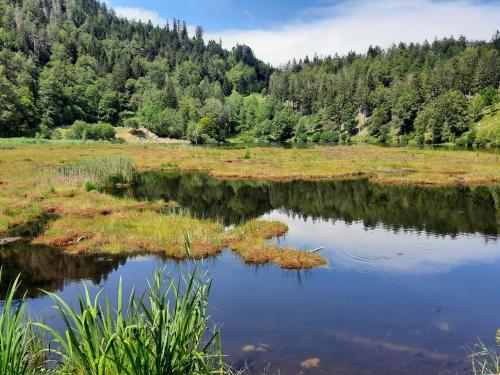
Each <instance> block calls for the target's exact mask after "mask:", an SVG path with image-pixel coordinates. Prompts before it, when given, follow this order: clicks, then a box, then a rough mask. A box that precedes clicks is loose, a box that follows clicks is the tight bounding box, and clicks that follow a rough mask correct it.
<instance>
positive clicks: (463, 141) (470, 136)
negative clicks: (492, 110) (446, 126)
mask: <svg viewBox="0 0 500 375" xmlns="http://www.w3.org/2000/svg"><path fill="white" fill-rule="evenodd" d="M475 143H476V130H475V129H470V130H468V131H466V132H465V133H464V134H462V135H461V136H460V138H458V139H457V140H456V142H455V144H456V145H457V146H472V145H474V144H475Z"/></svg>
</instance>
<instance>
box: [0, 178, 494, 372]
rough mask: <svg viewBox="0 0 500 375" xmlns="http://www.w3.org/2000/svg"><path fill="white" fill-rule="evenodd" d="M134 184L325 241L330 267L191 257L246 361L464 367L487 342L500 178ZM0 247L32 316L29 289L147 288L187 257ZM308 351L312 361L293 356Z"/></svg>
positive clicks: (295, 366)
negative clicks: (425, 182)
mask: <svg viewBox="0 0 500 375" xmlns="http://www.w3.org/2000/svg"><path fill="white" fill-rule="evenodd" d="M130 194H131V195H133V196H134V197H135V198H136V199H165V200H175V201H177V202H179V203H180V204H181V207H183V208H184V209H187V210H189V211H190V212H191V213H192V214H193V215H195V216H199V217H210V218H217V219H218V220H220V221H222V222H223V223H224V224H225V225H227V226H232V225H237V224H239V223H241V222H243V221H245V220H248V219H251V218H255V217H262V218H264V219H277V220H281V221H283V222H285V223H287V224H288V226H289V232H288V234H287V235H286V236H284V237H282V238H279V239H276V240H275V241H277V243H279V244H280V245H283V246H285V245H292V246H294V247H298V248H303V249H313V248H317V247H323V248H324V249H323V250H322V251H321V254H322V255H323V256H324V257H326V258H327V259H328V261H329V264H328V266H326V267H323V268H320V269H315V270H310V271H286V270H282V269H279V268H278V267H276V266H274V265H264V266H258V267H257V266H251V265H245V264H243V263H242V261H241V260H240V259H239V258H238V256H237V255H234V254H233V253H231V252H230V251H225V252H223V253H222V254H221V255H219V256H217V257H215V258H210V259H206V260H204V261H203V262H201V263H200V264H202V266H203V267H204V268H206V269H207V270H209V273H210V274H211V275H212V276H213V279H214V285H213V293H212V296H211V297H212V298H211V304H212V312H211V315H212V318H213V321H214V323H216V324H218V325H219V326H220V327H221V330H222V337H223V346H224V351H225V352H226V353H227V354H228V359H229V360H230V361H231V362H233V363H234V364H235V365H238V366H242V365H244V364H247V365H250V366H251V368H252V369H253V370H254V371H255V373H260V370H262V369H263V368H264V367H265V366H266V365H267V364H268V363H270V364H271V365H270V369H271V370H272V371H276V370H278V369H280V370H281V374H297V373H299V372H300V371H303V372H304V373H305V374H309V373H310V374H380V375H386V374H401V375H405V374H456V373H462V372H463V371H464V370H465V368H466V362H465V361H464V358H465V356H466V354H467V351H466V349H465V347H466V346H468V345H472V344H474V343H475V342H476V340H477V338H478V337H480V338H482V339H484V340H485V341H487V342H491V343H493V339H494V335H495V332H496V329H497V328H499V327H500V292H499V291H498V284H499V280H500V246H499V243H498V224H497V216H496V209H495V199H497V201H498V199H499V195H500V193H499V190H498V188H496V189H495V188H471V189H469V188H465V187H459V188H440V189H430V188H426V189H423V188H416V187H409V186H406V187H397V186H380V185H376V184H371V183H370V182H368V181H366V180H352V181H337V182H331V181H329V182H328V181H320V182H312V181H294V182H279V183H272V182H249V181H239V180H230V181H222V180H216V179H213V178H210V177H208V176H205V175H200V174H184V175H179V174H157V173H145V174H142V175H140V176H138V177H137V178H136V180H135V182H134V184H133V188H132V191H131V192H130ZM497 204H498V203H497ZM0 254H1V256H0V260H1V262H2V264H3V265H4V269H5V270H6V271H7V272H8V275H15V274H16V273H17V272H19V271H21V272H23V277H24V280H25V283H24V286H25V287H27V288H28V289H29V295H30V297H31V299H30V302H29V307H30V309H31V311H32V312H34V313H36V314H37V315H38V316H39V317H50V316H51V315H52V310H51V309H50V307H51V306H52V302H51V301H50V300H48V299H47V298H46V297H44V296H43V295H42V294H41V293H40V292H38V291H37V288H44V289H47V290H51V291H57V293H58V294H59V295H61V296H63V297H65V298H67V299H70V300H73V301H74V300H75V298H76V291H77V290H78V288H80V283H79V282H80V280H87V281H88V282H89V284H90V285H92V288H93V289H94V290H97V288H99V287H105V288H107V289H108V290H110V291H114V290H116V287H117V284H118V282H119V278H120V277H122V278H123V280H124V284H125V289H126V290H127V289H130V288H131V286H132V285H135V286H136V287H138V289H139V290H142V289H143V288H145V286H146V278H147V276H149V275H151V273H152V272H153V270H154V269H155V267H156V266H157V265H158V264H161V265H164V266H166V267H167V269H168V270H169V271H170V272H171V273H172V274H176V273H177V272H178V271H179V269H183V268H186V267H188V265H187V264H186V263H176V262H173V261H169V260H162V259H159V258H155V257H133V258H126V257H110V256H80V257H75V256H69V255H63V254H60V253H57V252H55V251H54V250H53V249H48V248H40V247H38V248H37V247H30V246H24V247H23V248H19V249H4V250H2V251H1V252H0ZM49 319H50V318H49ZM52 324H53V325H55V326H57V324H58V323H57V322H55V321H53V322H52ZM244 349H245V350H244ZM313 357H317V358H319V359H320V366H319V367H317V368H313V369H303V368H301V367H300V363H301V362H302V361H304V360H306V359H308V358H313Z"/></svg>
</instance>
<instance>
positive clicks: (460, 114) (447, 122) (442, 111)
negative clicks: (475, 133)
mask: <svg viewBox="0 0 500 375" xmlns="http://www.w3.org/2000/svg"><path fill="white" fill-rule="evenodd" d="M470 124H471V121H470V117H469V113H468V102H467V98H466V97H465V95H463V94H462V93H460V92H458V91H450V92H447V93H444V94H442V95H441V96H439V97H437V98H436V99H435V100H433V101H432V102H430V103H429V104H427V105H426V106H425V107H424V109H423V110H422V112H420V113H419V114H418V116H417V118H416V120H415V128H416V131H417V133H418V134H419V138H420V139H423V140H424V141H425V142H429V143H442V142H455V140H456V139H457V138H458V137H460V136H461V135H462V134H463V133H464V132H465V131H467V129H468V128H469V126H470Z"/></svg>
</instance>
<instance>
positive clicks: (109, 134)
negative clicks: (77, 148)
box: [84, 122, 116, 141]
mask: <svg viewBox="0 0 500 375" xmlns="http://www.w3.org/2000/svg"><path fill="white" fill-rule="evenodd" d="M115 136H116V130H115V128H114V127H113V125H111V124H108V123H105V122H98V123H97V124H95V125H90V126H89V127H88V128H87V130H86V133H84V138H85V139H91V140H94V141H98V140H104V141H111V140H113V139H115Z"/></svg>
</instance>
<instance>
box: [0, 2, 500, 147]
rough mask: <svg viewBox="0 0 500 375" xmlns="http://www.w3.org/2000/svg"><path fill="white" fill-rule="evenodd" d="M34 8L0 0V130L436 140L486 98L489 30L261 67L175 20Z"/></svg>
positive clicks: (455, 129) (70, 5)
mask: <svg viewBox="0 0 500 375" xmlns="http://www.w3.org/2000/svg"><path fill="white" fill-rule="evenodd" d="M35 8H36V11H35V10H34V8H33V6H32V4H31V3H30V2H26V1H21V2H12V1H7V2H3V3H2V5H1V10H2V12H3V13H2V14H4V16H3V17H0V137H19V136H34V135H35V134H36V133H38V136H39V138H57V137H58V136H59V135H58V134H57V133H55V132H53V129H54V128H55V127H58V126H62V125H67V124H72V123H75V121H85V122H87V123H96V122H98V121H103V122H106V123H110V124H112V125H125V126H130V127H133V128H136V127H138V126H144V127H146V128H148V129H149V130H151V131H153V132H154V133H156V134H157V135H159V136H162V137H173V138H189V139H190V140H191V141H193V140H194V141H195V143H199V142H201V141H202V138H201V137H200V136H199V134H201V133H200V131H201V130H202V129H196V127H195V126H194V125H192V124H191V125H189V126H188V124H190V123H196V124H198V123H199V120H200V119H201V118H203V117H210V118H212V119H213V120H214V123H215V124H213V126H211V127H210V129H209V130H207V131H206V134H205V136H206V137H210V138H212V139H214V140H215V141H217V142H219V143H221V142H225V140H226V139H227V138H228V137H234V136H236V135H238V134H241V133H247V134H253V135H254V136H255V138H256V139H257V140H259V141H266V142H267V141H271V142H272V141H279V142H283V141H288V140H290V139H295V140H304V139H306V137H310V136H311V135H313V134H314V133H315V132H320V133H321V134H323V133H326V135H325V137H327V138H328V136H329V135H330V134H331V133H327V132H329V131H333V132H334V133H335V134H338V135H339V138H341V137H344V139H348V138H349V139H350V138H351V137H352V136H355V135H356V134H358V132H361V133H362V134H365V133H366V132H368V133H369V138H370V139H374V138H376V139H377V140H378V141H380V142H388V143H389V142H402V143H405V142H409V141H413V142H430V143H441V142H454V141H455V140H456V139H458V138H460V136H461V135H462V134H463V133H464V132H466V131H468V130H469V127H470V125H471V121H468V120H467V119H466V118H465V117H466V116H465V114H464V112H466V111H468V112H469V113H470V118H471V119H472V120H474V121H478V120H480V118H481V115H482V111H483V110H484V108H487V107H488V106H491V105H494V104H495V103H497V102H498V100H499V94H498V89H497V88H498V87H499V83H500V74H499V72H500V52H499V49H498V46H497V44H498V42H497V39H495V38H493V40H492V41H490V42H486V41H477V42H475V41H468V40H465V38H459V39H454V38H444V39H441V40H435V41H434V42H433V43H432V44H429V43H427V42H424V43H422V44H419V43H410V44H405V43H399V44H398V45H394V46H393V47H391V48H389V49H387V50H383V49H381V48H380V47H370V48H369V50H368V51H367V53H366V54H354V53H350V54H348V55H346V56H342V57H340V56H327V57H324V58H317V57H316V58H315V59H314V60H312V61H310V60H309V58H307V59H304V60H299V61H298V62H297V61H296V60H295V59H293V60H292V61H291V62H289V63H288V64H287V65H285V66H283V67H281V68H279V69H273V68H271V67H270V66H269V65H266V64H264V63H263V62H262V61H260V60H258V59H257V58H256V57H255V55H254V53H253V51H252V50H251V48H250V47H248V46H245V45H236V46H235V47H234V48H233V49H232V50H230V51H228V50H225V49H223V48H222V46H221V45H220V44H219V43H217V42H215V41H210V42H208V43H205V42H204V41H203V39H202V38H201V37H199V36H200V35H202V33H199V32H197V33H196V35H197V36H196V35H195V36H194V37H192V36H191V35H189V34H188V32H187V29H186V28H184V27H183V25H182V24H181V23H180V22H179V21H177V20H176V21H175V22H174V24H173V25H171V27H169V28H164V27H159V26H153V25H150V24H145V23H138V22H135V21H127V20H124V19H120V18H119V17H117V16H116V14H115V13H114V12H112V11H109V10H108V8H107V7H106V5H105V4H103V3H100V2H98V1H97V0H88V1H83V2H81V1H76V2H72V1H71V2H65V4H64V6H60V4H59V5H57V4H55V3H54V2H53V1H47V2H41V3H40V4H38V5H37V6H36V7H35ZM197 30H201V28H198V29H197ZM257 93H261V94H263V95H260V94H257ZM464 98H465V100H464ZM467 98H472V100H471V102H470V104H467V105H466V106H465V107H467V108H465V107H464V104H466V103H467V100H466V99H467ZM452 102H454V103H453V106H452V107H453V108H452V109H450V110H449V112H448V113H446V111H445V110H444V109H443V108H442V107H443V106H446V105H447V104H451V103H452ZM439 108H441V109H439ZM453 111H458V114H457V115H454V114H453V113H454V112H453ZM292 112H293V113H292ZM448 115H451V118H449V119H448V120H447V121H443V119H445V118H447V117H448ZM303 118H304V120H303ZM417 120H418V121H417ZM365 128H368V129H367V130H365ZM188 133H189V134H188ZM344 134H345V135H344ZM72 137H73V138H76V139H83V137H82V136H78V137H77V136H72ZM96 137H101V134H98V135H96ZM106 137H107V138H110V137H109V135H106ZM320 137H321V136H320ZM363 137H364V136H361V137H357V139H364V138H363ZM87 138H88V139H91V138H92V139H93V138H95V137H94V136H93V135H89V136H88V137H87ZM236 138H237V137H236ZM99 139H101V138H99ZM205 140H206V139H205Z"/></svg>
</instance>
